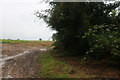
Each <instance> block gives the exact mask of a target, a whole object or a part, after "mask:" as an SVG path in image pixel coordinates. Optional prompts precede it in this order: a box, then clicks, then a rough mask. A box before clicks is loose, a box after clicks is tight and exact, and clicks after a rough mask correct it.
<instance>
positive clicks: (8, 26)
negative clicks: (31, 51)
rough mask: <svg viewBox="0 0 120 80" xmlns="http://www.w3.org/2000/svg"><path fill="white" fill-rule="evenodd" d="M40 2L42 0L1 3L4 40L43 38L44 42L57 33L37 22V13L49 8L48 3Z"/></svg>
mask: <svg viewBox="0 0 120 80" xmlns="http://www.w3.org/2000/svg"><path fill="white" fill-rule="evenodd" d="M40 2H41V0H2V1H0V8H1V10H0V27H1V26H2V27H1V28H0V29H2V38H3V39H24V40H38V39H39V38H42V39H43V40H48V39H49V38H50V37H51V36H52V34H53V33H54V32H55V31H52V30H51V29H50V28H47V25H46V23H45V22H44V21H42V20H40V21H39V22H38V20H37V21H36V19H37V18H36V16H35V15H34V13H35V11H37V10H43V9H46V8H49V7H48V3H44V2H42V3H40ZM1 6H2V7H1ZM0 32H1V31H0Z"/></svg>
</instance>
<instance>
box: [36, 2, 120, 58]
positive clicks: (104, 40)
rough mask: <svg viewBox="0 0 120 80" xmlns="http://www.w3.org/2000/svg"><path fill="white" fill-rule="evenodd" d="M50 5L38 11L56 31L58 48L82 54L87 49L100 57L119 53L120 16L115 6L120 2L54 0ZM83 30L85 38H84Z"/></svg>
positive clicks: (96, 56) (38, 15)
mask: <svg viewBox="0 0 120 80" xmlns="http://www.w3.org/2000/svg"><path fill="white" fill-rule="evenodd" d="M50 5H51V8H50V9H48V10H45V11H44V13H40V12H37V13H36V15H37V17H38V18H42V19H43V20H44V21H45V22H46V23H47V24H48V26H49V27H50V28H52V29H54V30H56V31H57V33H56V36H55V39H56V42H55V47H56V48H57V49H59V50H61V51H63V50H64V51H65V52H66V51H67V52H68V53H73V54H74V55H80V56H84V55H86V54H85V53H86V52H87V51H88V53H89V55H90V56H91V57H94V58H98V59H102V58H104V56H106V55H107V56H112V57H113V56H116V55H117V56H118V55H119V41H120V40H119V37H120V36H119V31H120V30H119V27H118V26H119V25H120V23H119V20H120V18H119V16H116V15H115V14H116V12H115V9H116V8H117V7H118V6H119V5H120V2H117V3H111V4H105V3H103V2H99V3H89V2H83V3H74V2H73V3H67V2H60V3H57V2H53V3H50ZM111 11H112V15H110V12H111ZM117 28H118V29H117ZM116 31H117V32H116ZM84 34H85V38H82V36H84ZM90 51H93V52H90Z"/></svg>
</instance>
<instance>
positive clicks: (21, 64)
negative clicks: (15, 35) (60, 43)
mask: <svg viewBox="0 0 120 80" xmlns="http://www.w3.org/2000/svg"><path fill="white" fill-rule="evenodd" d="M46 49H47V48H46V47H43V46H28V45H20V44H3V45H2V57H3V58H2V61H4V64H3V65H2V77H3V78H39V68H40V64H38V63H37V61H36V59H37V57H38V55H40V54H41V53H42V52H43V51H45V50H46Z"/></svg>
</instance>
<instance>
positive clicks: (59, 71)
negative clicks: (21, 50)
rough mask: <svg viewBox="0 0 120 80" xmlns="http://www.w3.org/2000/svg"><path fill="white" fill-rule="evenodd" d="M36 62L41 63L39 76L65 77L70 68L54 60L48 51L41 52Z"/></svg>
mask: <svg viewBox="0 0 120 80" xmlns="http://www.w3.org/2000/svg"><path fill="white" fill-rule="evenodd" d="M38 62H39V63H40V64H41V69H40V76H41V77H43V78H67V77H69V74H70V72H71V70H72V69H71V67H70V66H69V65H67V64H65V63H64V62H61V61H58V60H56V59H55V58H54V56H53V54H50V53H49V52H46V53H43V54H41V55H40V56H39V58H38Z"/></svg>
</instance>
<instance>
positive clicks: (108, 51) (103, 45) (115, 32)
mask: <svg viewBox="0 0 120 80" xmlns="http://www.w3.org/2000/svg"><path fill="white" fill-rule="evenodd" d="M83 38H86V39H88V40H89V50H88V51H87V52H86V55H88V56H90V57H91V58H93V59H104V58H110V59H114V60H118V61H119V62H120V59H119V58H120V28H119V27H118V26H115V25H101V26H94V27H93V28H91V29H89V30H88V32H86V33H85V35H84V36H83Z"/></svg>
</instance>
